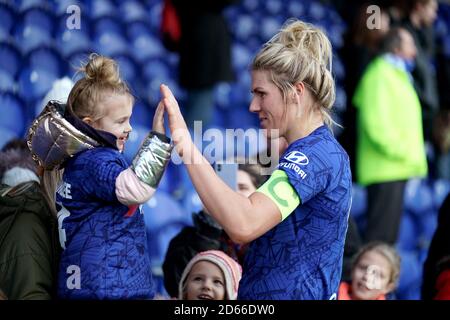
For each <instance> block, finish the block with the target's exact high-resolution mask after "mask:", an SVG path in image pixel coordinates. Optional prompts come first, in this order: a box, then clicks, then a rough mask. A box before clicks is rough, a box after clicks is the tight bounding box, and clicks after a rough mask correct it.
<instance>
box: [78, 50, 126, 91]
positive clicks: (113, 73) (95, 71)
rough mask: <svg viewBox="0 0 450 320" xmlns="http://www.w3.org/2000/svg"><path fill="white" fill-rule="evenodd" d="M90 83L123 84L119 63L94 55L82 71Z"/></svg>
mask: <svg viewBox="0 0 450 320" xmlns="http://www.w3.org/2000/svg"><path fill="white" fill-rule="evenodd" d="M80 71H82V72H84V73H85V78H86V80H88V81H92V82H96V83H107V84H110V85H113V86H114V85H118V84H120V83H121V82H122V80H121V79H120V75H119V68H118V66H117V63H116V62H115V61H114V60H112V59H110V58H107V57H104V56H101V55H98V54H96V53H92V54H91V55H90V56H89V61H88V62H87V64H86V65H84V66H83V67H82V68H81V70H80Z"/></svg>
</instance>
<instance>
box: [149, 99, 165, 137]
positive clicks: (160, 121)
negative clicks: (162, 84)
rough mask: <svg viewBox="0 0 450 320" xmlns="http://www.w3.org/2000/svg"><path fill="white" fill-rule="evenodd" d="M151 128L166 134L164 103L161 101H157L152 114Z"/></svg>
mask: <svg viewBox="0 0 450 320" xmlns="http://www.w3.org/2000/svg"><path fill="white" fill-rule="evenodd" d="M152 130H153V131H156V132H158V133H162V134H166V129H165V128H164V104H163V103H162V102H159V103H158V107H157V108H156V111H155V115H154V116H153V127H152Z"/></svg>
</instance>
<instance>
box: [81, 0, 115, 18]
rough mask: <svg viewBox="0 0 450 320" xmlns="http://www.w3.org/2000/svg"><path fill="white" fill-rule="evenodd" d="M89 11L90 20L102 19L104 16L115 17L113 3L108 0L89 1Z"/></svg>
mask: <svg viewBox="0 0 450 320" xmlns="http://www.w3.org/2000/svg"><path fill="white" fill-rule="evenodd" d="M88 3H90V10H89V11H88V12H89V14H90V17H91V19H92V20H95V19H98V18H102V17H105V16H109V17H114V16H116V11H117V10H116V8H115V6H114V3H113V2H112V1H110V0H91V1H89V2H88Z"/></svg>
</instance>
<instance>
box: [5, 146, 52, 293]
mask: <svg viewBox="0 0 450 320" xmlns="http://www.w3.org/2000/svg"><path fill="white" fill-rule="evenodd" d="M35 170H36V166H35V164H34V162H33V160H32V159H31V157H30V155H29V153H28V152H26V151H23V150H21V149H11V150H8V151H5V152H2V153H1V154H0V176H2V180H3V181H4V182H6V181H9V182H10V183H8V185H6V184H3V183H2V184H1V185H0V289H1V290H2V291H4V293H5V294H6V296H7V297H8V299H10V300H17V299H26V300H28V299H33V300H34V299H38V300H43V299H51V298H54V297H55V295H56V290H55V287H56V275H57V268H58V258H59V252H60V250H59V244H58V224H57V220H56V217H54V216H53V215H52V213H51V211H50V208H49V207H48V205H47V203H46V201H45V199H44V196H43V194H42V192H41V189H40V187H39V184H38V183H37V182H36V181H35V180H36V179H37V176H36V175H35V174H34V173H33V172H35ZM9 173H14V177H9V178H8V179H6V176H8V174H9ZM21 173H25V174H21ZM27 178H28V179H27ZM14 179H15V181H13V180H14ZM19 181H23V182H22V183H19V184H17V182H19Z"/></svg>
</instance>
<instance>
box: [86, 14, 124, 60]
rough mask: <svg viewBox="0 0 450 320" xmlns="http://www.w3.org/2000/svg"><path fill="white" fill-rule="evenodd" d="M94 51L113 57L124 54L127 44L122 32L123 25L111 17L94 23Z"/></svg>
mask: <svg viewBox="0 0 450 320" xmlns="http://www.w3.org/2000/svg"><path fill="white" fill-rule="evenodd" d="M93 34H94V36H93V42H94V49H95V51H96V52H98V53H100V54H103V55H106V56H113V55H119V54H125V53H127V51H128V46H129V45H128V43H127V41H126V39H125V36H124V32H123V25H122V23H121V21H120V22H118V21H117V20H116V19H114V18H113V17H110V16H108V17H102V18H99V19H97V20H96V21H95V22H94V32H93Z"/></svg>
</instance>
